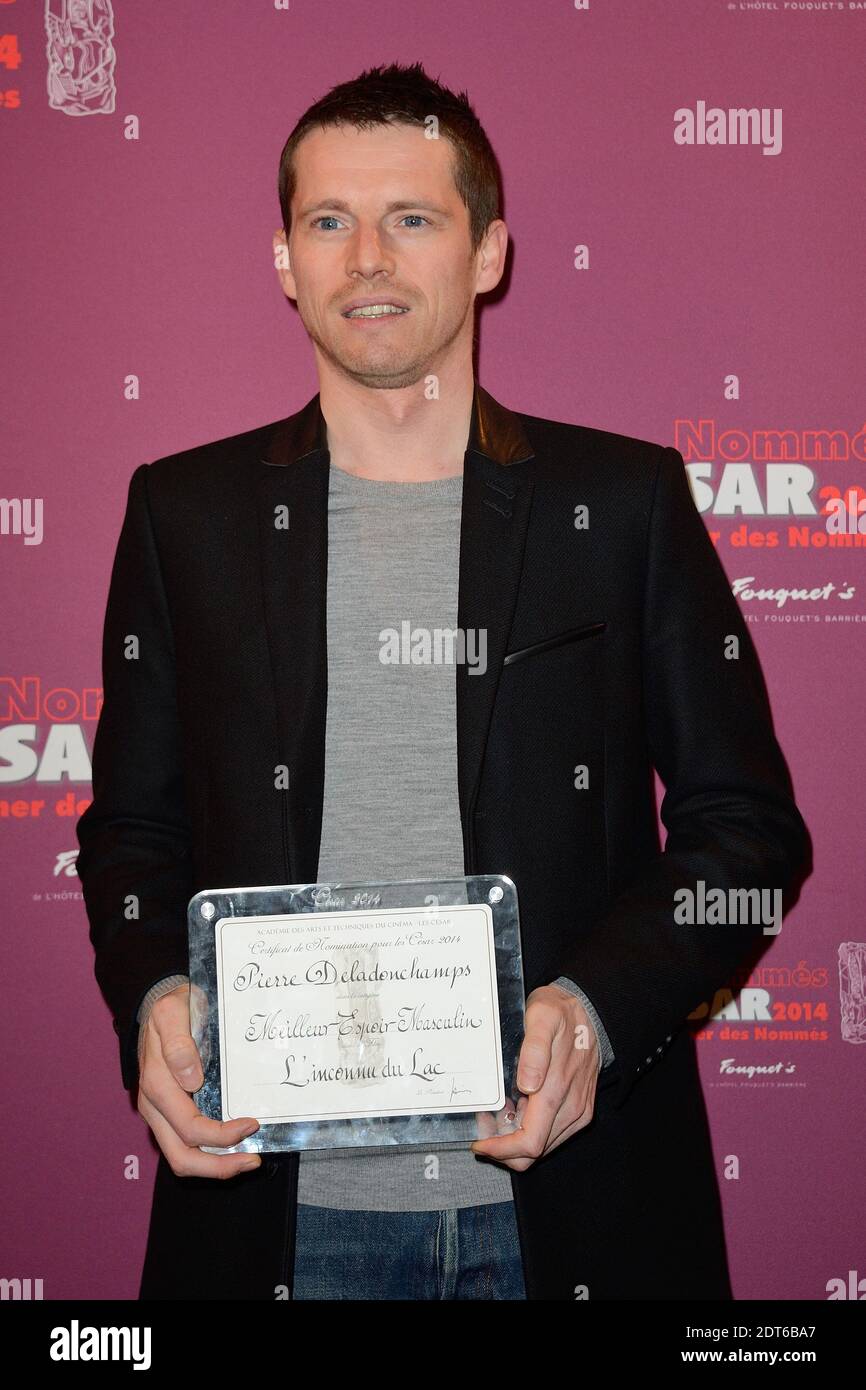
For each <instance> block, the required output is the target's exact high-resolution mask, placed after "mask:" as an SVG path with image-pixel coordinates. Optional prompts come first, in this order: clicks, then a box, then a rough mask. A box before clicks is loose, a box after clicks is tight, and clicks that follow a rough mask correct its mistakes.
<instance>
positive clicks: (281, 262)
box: [273, 227, 298, 300]
mask: <svg viewBox="0 0 866 1390" xmlns="http://www.w3.org/2000/svg"><path fill="white" fill-rule="evenodd" d="M273 245H274V267H275V269H276V272H277V279H278V280H279V282H280V288H281V289H282V291H283V294H284V295H285V296H286V298H287V299H295V300H296V299H297V297H298V290H297V286H296V284H295V277H294V275H293V274H292V266H291V258H290V256H289V244H288V241H287V240H286V233H285V231H284V230H283V228H282V227H279V228H278V229H277V231H275V232H274V242H273Z"/></svg>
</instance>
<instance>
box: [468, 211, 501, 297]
mask: <svg viewBox="0 0 866 1390" xmlns="http://www.w3.org/2000/svg"><path fill="white" fill-rule="evenodd" d="M507 253H508V227H507V226H506V224H505V223H504V222H503V220H502V218H501V217H500V218H497V220H496V221H495V222H491V223H490V226H489V227H488V228H487V233H486V235H485V237H484V240H483V241H482V243H481V245H480V246H479V248H478V250H477V251H476V253H475V264H476V267H477V270H476V276H475V293H476V294H483V293H484V291H485V290H493V289H495V288H496V286H497V285H498V284H499V281H500V280H501V279H502V276H503V273H504V271H505V258H506V255H507Z"/></svg>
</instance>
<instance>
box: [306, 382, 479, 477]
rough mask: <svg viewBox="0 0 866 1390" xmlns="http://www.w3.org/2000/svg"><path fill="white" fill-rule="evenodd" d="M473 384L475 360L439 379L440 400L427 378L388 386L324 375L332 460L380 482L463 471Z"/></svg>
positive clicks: (347, 470) (324, 405)
mask: <svg viewBox="0 0 866 1390" xmlns="http://www.w3.org/2000/svg"><path fill="white" fill-rule="evenodd" d="M473 387H474V378H473V374H472V367H471V363H470V365H469V368H468V371H461V372H460V373H456V372H455V373H454V374H453V375H452V376H450V377H448V378H447V379H446V378H445V377H440V378H439V395H438V399H435V400H430V399H428V397H427V396H426V394H425V378H423V377H422V378H421V380H420V381H418V382H416V383H413V385H411V386H404V387H399V388H397V389H396V390H393V391H380V390H373V389H371V388H370V387H367V386H361V385H359V384H358V383H357V382H354V381H351V380H349V379H348V378H346V377H344V376H337V375H336V374H333V373H328V374H327V375H323V376H321V378H320V385H319V404H320V406H321V410H322V414H323V416H324V417H325V424H326V426H327V433H328V449H329V451H330V455H331V463H332V464H333V465H334V467H335V468H341V469H342V470H343V472H344V473H354V474H355V475H356V476H357V477H359V478H372V479H376V480H378V481H380V482H405V483H411V482H418V483H420V482H430V481H432V480H433V479H435V478H451V477H454V476H455V475H456V474H460V473H462V472H463V457H464V454H465V453H466V446H467V444H468V443H469V426H470V421H471V417H472V392H473Z"/></svg>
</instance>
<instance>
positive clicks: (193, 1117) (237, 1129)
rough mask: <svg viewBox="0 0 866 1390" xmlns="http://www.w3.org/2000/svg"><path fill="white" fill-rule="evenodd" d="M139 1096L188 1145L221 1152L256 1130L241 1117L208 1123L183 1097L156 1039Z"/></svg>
mask: <svg viewBox="0 0 866 1390" xmlns="http://www.w3.org/2000/svg"><path fill="white" fill-rule="evenodd" d="M193 1047H195V1044H194V1043H193ZM139 1095H140V1096H142V1095H143V1096H144V1097H145V1099H146V1100H147V1101H148V1102H149V1103H150V1105H151V1106H152V1108H153V1109H154V1110H155V1111H157V1112H158V1113H159V1114H160V1115H161V1116H162V1118H163V1119H164V1120H165V1121H166V1122H167V1123H168V1124H169V1125H170V1126H171V1128H172V1130H173V1131H174V1132H175V1134H177V1135H178V1136H179V1137H180V1138H181V1139H182V1141H183V1142H184V1143H185V1144H188V1145H193V1146H198V1145H199V1144H210V1145H213V1146H214V1147H215V1148H220V1149H225V1148H229V1147H230V1146H231V1145H233V1144H239V1143H240V1142H241V1140H242V1139H245V1138H247V1137H248V1136H249V1135H250V1134H254V1133H255V1131H256V1130H257V1129H258V1128H259V1125H258V1122H257V1120H256V1119H255V1117H254V1116H252V1115H245V1116H241V1117H240V1118H239V1119H236V1120H211V1119H208V1118H207V1116H205V1115H203V1114H202V1113H201V1111H200V1110H199V1108H198V1106H197V1105H196V1103H195V1101H194V1100H193V1098H192V1096H190V1095H187V1093H186V1091H185V1090H184V1089H183V1087H182V1086H181V1085H180V1083H179V1082H178V1081H177V1080H176V1079H175V1077H174V1076H173V1075H172V1073H171V1072H170V1071H169V1069H168V1067H167V1066H166V1064H165V1062H164V1061H163V1059H162V1057H161V1055H160V1052H159V1040H158V1039H156V1040H155V1042H154V1043H153V1045H152V1046H151V1047H150V1049H149V1051H148V1054H147V1056H146V1057H145V1066H144V1070H143V1072H142V1074H141V1082H140V1091H139Z"/></svg>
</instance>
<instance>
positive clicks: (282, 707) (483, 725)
mask: <svg viewBox="0 0 866 1390" xmlns="http://www.w3.org/2000/svg"><path fill="white" fill-rule="evenodd" d="M532 458H533V450H532V446H531V444H530V442H529V439H528V437H527V435H526V433H525V431H524V429H523V426H522V423H521V421H520V419H519V417H518V416H517V415H516V414H514V413H513V412H512V411H509V410H507V409H506V408H505V407H504V406H502V405H500V404H499V403H498V402H497V401H495V400H494V399H493V397H492V396H491V395H489V393H488V392H486V391H485V390H484V389H483V387H481V386H480V385H479V383H478V382H477V381H476V383H475V388H474V391H473V400H472V418H471V424H470V432H469V440H468V444H467V449H466V454H465V456H464V465H463V467H464V476H463V506H462V513H461V526H460V572H459V596H458V611H457V623H458V627H460V628H461V629H463V631H464V632H468V631H469V630H470V629H473V630H475V631H476V632H477V631H478V630H482V629H483V630H484V632H485V634H486V669H485V670H484V671H483V673H475V674H470V669H471V668H469V667H468V666H467V665H466V664H460V665H458V666H457V668H456V681H457V687H456V695H457V769H458V784H459V800H460V814H461V821H462V827H463V837H464V846H465V850H466V872H467V873H471V872H473V869H472V867H471V861H472V858H473V847H472V838H471V823H472V821H471V817H472V810H473V807H474V802H475V796H476V793H477V790H478V782H479V777H480V772H481V765H482V760H483V756H484V747H485V744H486V740H487V731H488V728H489V724H490V718H491V714H492V711H493V702H494V699H495V695H496V688H497V685H498V682H499V676H500V672H501V670H502V659H503V656H504V655H505V650H506V645H507V640H508V633H509V630H510V627H511V622H512V618H513V615H514V609H515V605H516V601H517V590H518V585H519V582H520V566H521V557H522V554H523V548H524V541H525V537H526V528H527V525H528V522H529V511H530V502H531V496H532V480H531V477H530V474H529V471H528V470H527V469H526V468H525V467H521V465H525V464H527V463H528V462H529V460H531V459H532ZM261 463H262V465H263V466H262V467H261V470H260V476H259V478H258V484H257V513H258V528H259V540H260V549H259V556H260V564H261V582H262V605H263V611H264V621H265V631H266V635H267V642H268V649H269V653H270V661H271V676H272V679H273V688H274V724H273V737H274V759H275V768H277V767H280V766H284V767H286V768H287V769H288V788H287V789H286V790H285V791H284V792H283V805H282V816H283V852H284V864H283V872H284V873H285V875H286V879H285V881H286V882H287V883H306V882H314V881H315V880H316V877H317V873H318V859H319V842H320V837H321V821H322V799H323V794H324V777H325V723H326V714H327V630H326V618H327V613H326V603H327V572H328V571H327V562H328V475H329V469H330V454H329V452H328V442H327V430H326V426H325V421H324V417H323V415H322V412H321V409H320V405H319V396H318V394H316V395H315V396H313V398H312V399H311V400H310V401H308V402H307V404H306V405H305V406H304V407H303V409H301V410H300V411H298V412H297V413H296V414H295V415H291V416H289V417H288V418H287V419H286V420H282V421H280V422H279V423H278V424H277V425H275V426H274V427H273V430H272V432H271V435H270V437H269V439H268V442H267V445H266V447H265V450H264V453H263V454H262V456H261ZM286 519H287V521H288V525H287V526H286V525H285V521H286ZM476 650H477V648H476ZM277 776H278V774H277V772H276V771H275V778H276V777H277Z"/></svg>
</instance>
